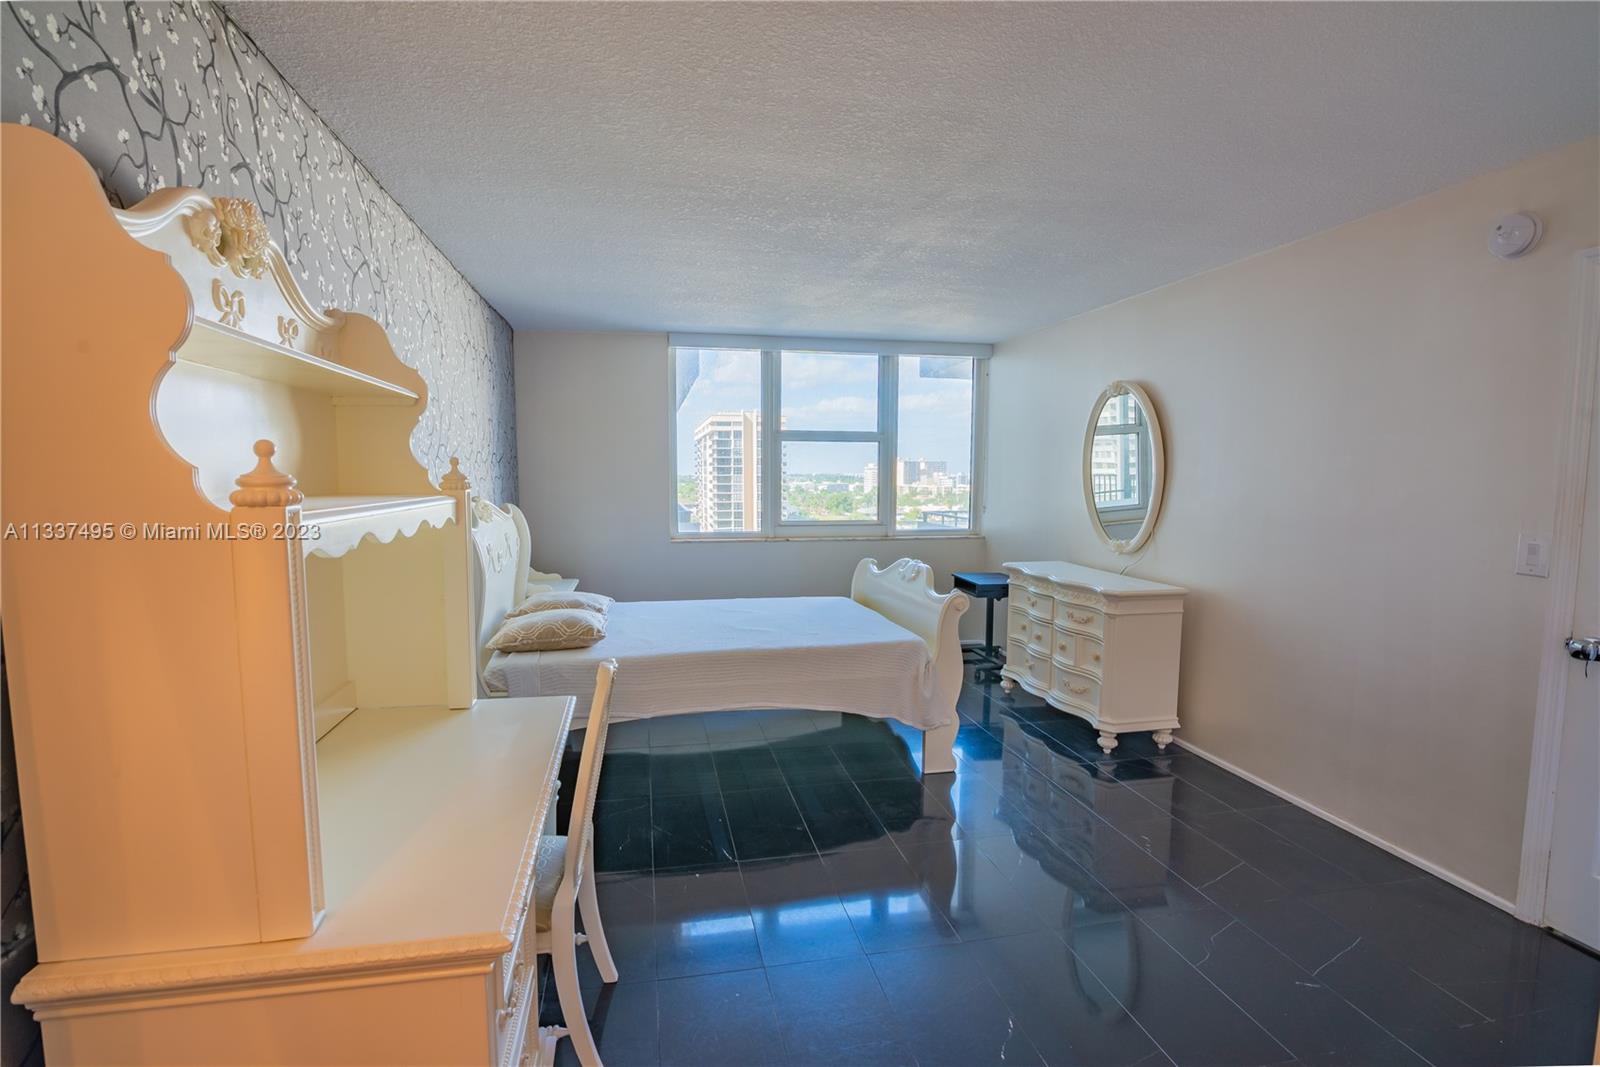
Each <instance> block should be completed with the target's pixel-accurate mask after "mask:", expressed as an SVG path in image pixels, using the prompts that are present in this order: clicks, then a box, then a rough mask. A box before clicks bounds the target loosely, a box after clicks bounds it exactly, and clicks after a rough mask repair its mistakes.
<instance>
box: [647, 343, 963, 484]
mask: <svg viewBox="0 0 1600 1067" xmlns="http://www.w3.org/2000/svg"><path fill="white" fill-rule="evenodd" d="M919 358H920V357H909V358H907V357H902V363H901V366H902V368H903V369H902V373H901V374H900V376H899V377H900V396H899V427H898V444H899V448H898V450H897V451H898V455H897V457H896V459H898V460H900V461H902V462H904V461H905V460H919V459H920V460H929V461H933V462H937V463H943V464H944V468H945V470H946V471H947V472H948V473H949V474H950V475H952V476H956V475H960V476H970V474H971V466H972V424H971V420H972V384H971V380H970V378H948V377H935V376H923V375H922V374H918V373H906V370H909V369H910V368H911V367H920V363H919ZM689 361H692V362H693V364H694V369H693V371H692V373H690V374H686V373H685V369H686V368H685V366H684V364H685V363H686V362H689ZM962 362H965V361H962ZM930 363H931V364H932V365H933V366H934V369H936V370H937V369H939V366H940V365H941V364H944V363H945V361H943V360H939V361H930ZM967 365H968V366H970V364H967ZM686 379H687V380H686ZM876 393H877V361H876V359H872V360H867V359H839V358H830V357H828V356H813V355H810V354H803V355H802V354H790V355H788V356H787V358H786V359H785V361H784V367H783V416H784V424H785V425H786V426H788V427H789V428H791V429H807V430H873V429H876V421H877V407H876ZM760 407H761V358H760V353H759V352H754V351H748V350H724V349H682V350H680V352H679V382H678V410H677V425H676V427H675V436H676V440H677V467H678V476H679V477H690V476H693V475H694V474H695V465H696V448H695V430H696V428H697V427H698V426H700V425H701V424H702V423H703V422H704V421H705V420H706V419H707V418H711V417H713V416H717V415H731V414H734V413H742V412H747V411H748V412H758V411H759V410H760ZM871 451H875V450H874V449H873V448H872V446H871V445H868V444H861V443H854V444H840V443H833V442H827V443H819V442H799V441H789V442H785V444H784V449H783V452H784V455H783V459H784V465H785V468H786V469H787V470H788V471H789V472H790V473H793V474H806V475H815V474H849V473H852V472H859V471H861V470H862V469H863V467H864V463H865V462H867V461H875V460H876V458H877V457H876V456H875V455H869V453H870V452H871Z"/></svg>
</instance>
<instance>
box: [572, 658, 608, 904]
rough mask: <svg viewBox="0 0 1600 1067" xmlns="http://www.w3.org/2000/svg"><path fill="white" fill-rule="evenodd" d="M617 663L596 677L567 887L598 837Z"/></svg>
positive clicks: (578, 881)
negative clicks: (596, 815) (597, 797)
mask: <svg viewBox="0 0 1600 1067" xmlns="http://www.w3.org/2000/svg"><path fill="white" fill-rule="evenodd" d="M616 674H617V661H616V660H614V659H608V660H606V661H605V662H604V663H602V664H600V668H599V670H597V671H596V672H595V677H594V701H593V702H592V703H591V704H590V705H589V722H588V724H587V725H586V726H585V727H584V737H583V755H582V756H580V757H579V758H578V782H577V785H576V787H575V788H574V789H573V791H572V818H571V821H570V822H568V823H567V869H566V872H565V879H566V884H567V885H570V886H572V887H573V888H574V889H576V888H577V887H578V886H579V885H580V884H582V883H581V879H582V877H583V871H584V865H583V861H584V857H585V856H586V855H587V854H588V851H589V848H590V845H591V838H593V837H594V798H595V794H596V793H598V792H599V791H600V764H601V762H602V761H603V760H604V759H605V755H606V727H607V724H608V723H609V721H610V718H611V682H612V679H614V678H615V677H616Z"/></svg>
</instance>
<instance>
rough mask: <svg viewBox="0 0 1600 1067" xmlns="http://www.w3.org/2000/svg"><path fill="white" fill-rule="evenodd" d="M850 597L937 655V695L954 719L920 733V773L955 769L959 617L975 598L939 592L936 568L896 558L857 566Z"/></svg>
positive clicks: (958, 689)
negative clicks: (885, 565)
mask: <svg viewBox="0 0 1600 1067" xmlns="http://www.w3.org/2000/svg"><path fill="white" fill-rule="evenodd" d="M850 599H851V600H854V601H855V602H856V603H858V604H861V605H863V606H865V607H869V608H871V609H872V610H873V611H876V612H877V613H878V614H879V615H882V616H883V617H884V618H886V619H888V620H889V621H890V622H893V623H895V624H896V625H899V626H903V627H905V628H906V629H907V630H910V631H911V632H912V633H914V634H916V635H917V636H918V637H920V638H922V639H923V640H924V641H926V642H927V644H928V652H929V654H930V655H931V656H932V658H933V685H934V693H933V699H934V702H935V706H936V707H937V708H939V709H940V710H942V711H943V710H948V712H949V717H950V723H949V725H947V726H941V727H938V728H937V729H933V730H925V731H923V734H922V772H923V773H924V774H938V773H940V772H943V771H953V770H955V769H956V761H955V740H956V728H957V722H956V697H957V696H959V695H960V693H961V678H962V666H961V632H960V627H961V616H962V614H963V613H965V612H966V610H967V608H968V607H969V606H970V605H971V603H972V601H971V600H970V599H968V597H967V595H966V594H965V593H959V592H950V593H939V592H936V591H935V590H934V588H933V568H931V567H929V566H928V565H927V564H926V563H923V562H922V561H920V560H915V559H897V560H895V561H894V562H893V563H891V564H889V565H888V566H887V567H879V566H878V561H877V560H875V559H864V560H862V561H861V562H860V563H858V564H856V573H855V576H854V577H852V578H851V579H850Z"/></svg>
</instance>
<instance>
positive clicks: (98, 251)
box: [0, 124, 571, 1067]
mask: <svg viewBox="0 0 1600 1067" xmlns="http://www.w3.org/2000/svg"><path fill="white" fill-rule="evenodd" d="M0 136H3V157H0V163H3V196H4V203H3V212H4V228H3V231H0V242H3V250H0V251H3V262H0V267H3V271H4V284H5V294H4V295H5V315H4V318H3V322H0V331H3V332H0V345H3V351H4V362H3V378H0V382H3V400H4V419H3V442H4V448H3V453H0V462H3V479H4V482H3V485H4V506H5V507H4V510H5V514H4V516H3V517H0V521H3V524H4V528H5V541H4V546H3V547H4V554H3V569H0V595H3V619H4V636H5V647H6V663H7V669H8V673H9V681H10V686H11V701H12V709H13V717H14V726H15V737H16V754H17V764H18V782H19V786H20V791H21V796H22V805H23V813H24V818H25V820H26V824H27V830H28V850H29V875H30V879H31V885H32V892H33V897H34V901H33V910H34V915H35V917H36V919H37V938H38V950H39V960H40V963H39V966H38V967H37V968H35V970H34V971H32V972H31V973H30V974H29V975H28V976H27V977H26V978H25V979H24V980H23V981H22V983H21V984H20V985H19V987H18V989H17V993H16V997H17V999H18V1000H19V1001H21V1002H22V1003H24V1004H26V1005H27V1006H28V1007H29V1008H31V1009H32V1010H33V1011H34V1012H35V1013H36V1015H37V1016H38V1018H39V1019H40V1021H41V1023H42V1025H43V1028H44V1034H45V1043H46V1052H47V1056H48V1058H49V1060H50V1062H51V1063H52V1064H53V1065H56V1067H61V1065H65V1064H72V1063H121V1064H127V1063H162V1064H173V1063H206V1064H219V1063H310V1062H315V1063H356V1062H362V1063H383V1064H399V1063H440V1062H449V1063H483V1064H495V1065H498V1064H507V1063H519V1062H527V1061H529V1060H531V1059H533V1058H534V1057H536V1056H538V1055H543V1054H548V1052H549V1042H548V1040H547V1041H543V1042H541V1041H540V1040H538V1036H537V1034H530V1030H531V1024H530V1023H529V1019H530V1017H532V1015H533V1012H534V1010H535V1009H534V1006H533V1001H535V1000H536V999H537V997H536V996H535V995H533V993H532V992H531V990H532V989H534V977H533V975H534V967H533V966H532V964H533V960H532V958H531V944H532V942H533V940H534V938H533V937H532V932H531V930H530V931H529V936H528V937H526V938H524V937H523V931H524V928H525V927H526V926H527V925H528V924H529V923H531V921H532V920H531V919H529V917H528V905H529V894H530V892H531V890H532V885H533V871H534V868H535V862H536V849H537V845H538V842H539V839H540V834H541V832H542V831H543V829H544V826H545V816H546V813H547V810H548V808H549V805H550V803H551V801H552V798H553V796H554V792H555V779H556V772H557V769H558V766H559V759H560V753H561V749H562V748H563V746H564V744H565V739H566V731H567V728H568V724H569V723H570V719H571V703H570V700H569V699H567V698H550V699H543V700H510V699H505V700H481V701H480V700H476V699H475V698H476V692H477V690H476V686H477V650H476V647H475V644H476V642H475V638H474V631H475V627H474V623H473V610H472V603H471V601H472V596H471V588H472V578H471V571H470V567H471V560H472V558H473V557H472V555H471V549H470V539H469V529H468V523H469V521H470V520H469V511H470V508H469V503H470V500H469V492H470V489H469V486H468V484H467V479H466V478H465V477H464V476H463V475H462V473H461V472H460V471H459V470H458V469H454V468H452V471H451V472H450V473H448V474H447V475H446V476H445V477H444V478H443V479H441V480H440V481H439V482H438V483H437V484H435V483H434V482H433V481H432V479H431V478H430V477H429V474H428V471H427V470H426V469H425V468H424V467H423V466H422V465H421V464H420V463H418V462H417V460H416V459H415V457H414V456H413V454H412V452H411V448H410V443H409V442H410V437H411V434H412V432H413V430H414V429H415V427H416V425H417V421H418V418H419V417H420V415H421V413H422V411H423V408H424V405H425V404H426V403H427V387H426V385H425V383H424V382H423V381H422V379H421V377H420V376H419V375H418V374H417V373H416V372H415V371H413V370H412V369H410V368H409V367H407V366H406V365H405V364H404V363H402V362H401V361H400V360H399V358H398V357H397V356H396V355H395V353H394V350H393V349H392V347H391V346H390V344H389V341H388V338H387V337H386V335H385V333H384V331H383V329H382V328H381V327H380V326H379V325H378V324H377V323H376V322H375V321H373V320H372V319H370V318H367V317H365V316H362V315H357V314H348V313H339V312H322V311H319V310H317V309H315V308H313V307H312V306H311V305H310V304H309V303H308V301H307V300H306V299H305V297H304V295H303V294H302V293H301V292H300V289H299V287H298V286H297V285H296V283H295V281H294V280H293V278H292V277H291V275H290V273H289V269H288V266H287V264H286V262H285V260H284V258H283V256H282V254H281V253H280V252H279V251H278V249H277V248H276V247H274V246H273V245H272V244H271V242H270V241H269V240H268V237H267V230H266V227H265V225H264V224H263V221H262V219H261V217H260V215H259V214H258V213H257V211H256V209H255V206H254V205H253V204H251V203H249V202H246V201H242V200H235V199H228V198H220V197H219V198H215V199H213V198H212V197H210V196H207V195H205V194H203V193H200V192H198V191H195V190H183V189H172V190H164V191H162V192H159V193H157V194H155V195H154V196H152V197H150V198H149V199H147V200H146V201H144V202H143V203H141V204H140V205H138V206H137V207H135V208H133V209H131V210H128V211H117V210H113V209H112V208H111V207H110V206H109V205H108V204H107V202H106V199H105V196H104V195H103V193H102V191H101V188H100V184H99V182H98V181H97V179H96V177H95V175H94V173H93V171H92V170H91V169H90V167H89V165H88V164H87V162H85V161H84V159H83V158H82V157H81V156H79V155H78V154H77V153H76V152H75V151H73V150H72V149H71V148H70V147H69V146H67V145H66V144H64V143H63V142H61V141H59V140H57V139H56V138H54V137H51V136H48V135H46V134H44V133H41V132H39V131H36V130H31V129H27V128H25V127H21V126H17V125H11V124H6V125H5V126H4V127H3V135H0Z"/></svg>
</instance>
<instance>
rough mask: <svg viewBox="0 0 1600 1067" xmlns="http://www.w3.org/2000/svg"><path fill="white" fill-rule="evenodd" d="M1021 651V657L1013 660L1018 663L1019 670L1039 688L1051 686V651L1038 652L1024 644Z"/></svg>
mask: <svg viewBox="0 0 1600 1067" xmlns="http://www.w3.org/2000/svg"><path fill="white" fill-rule="evenodd" d="M1021 653H1022V657H1021V659H1014V661H1011V662H1014V664H1016V667H1018V670H1019V672H1021V673H1022V675H1026V677H1027V680H1029V681H1032V683H1034V685H1037V686H1038V688H1042V689H1048V688H1050V680H1051V677H1053V669H1051V662H1050V653H1038V651H1034V648H1032V646H1022V648H1021Z"/></svg>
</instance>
